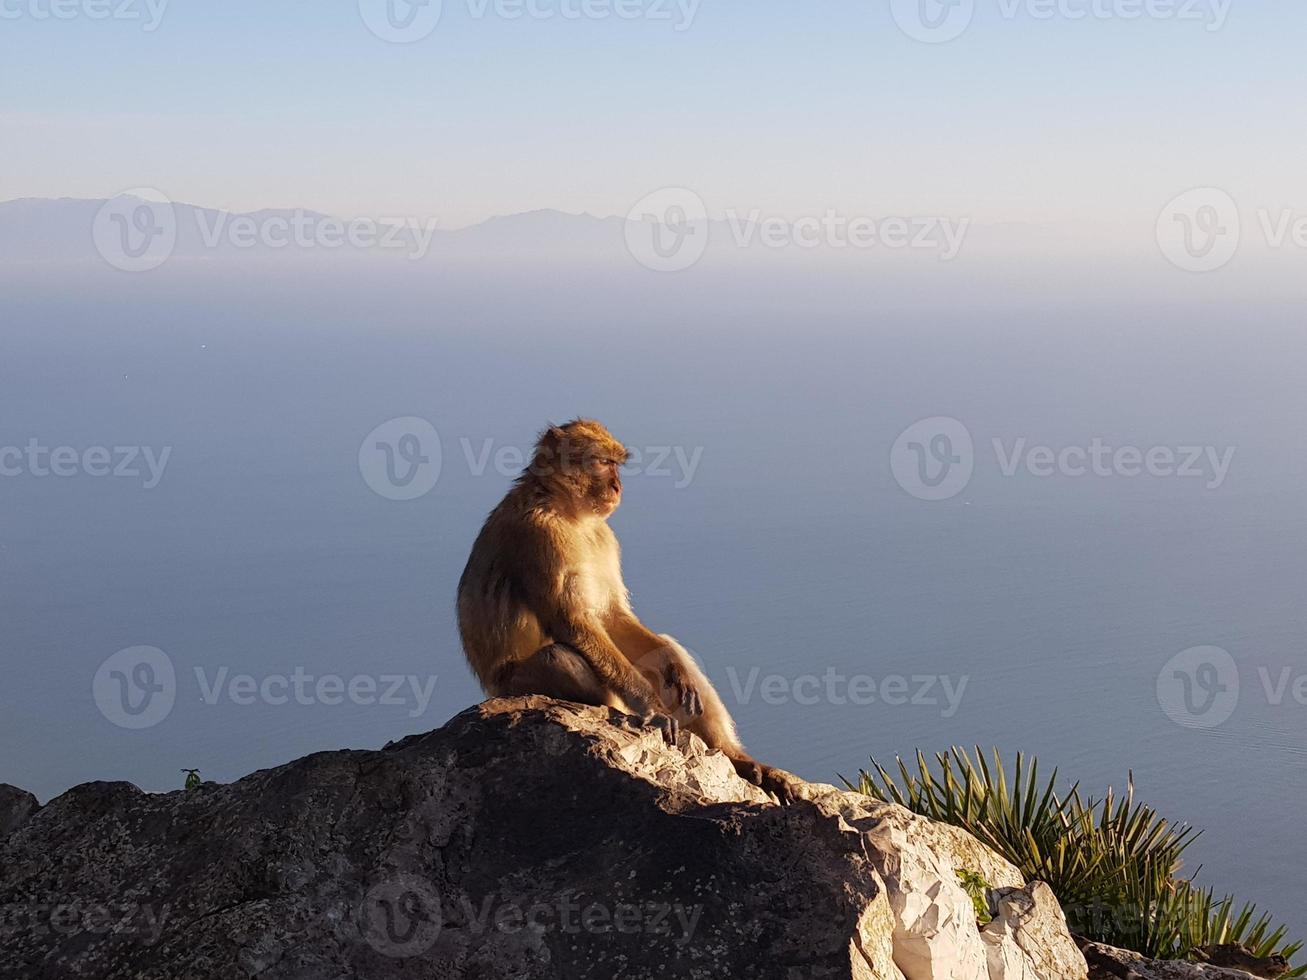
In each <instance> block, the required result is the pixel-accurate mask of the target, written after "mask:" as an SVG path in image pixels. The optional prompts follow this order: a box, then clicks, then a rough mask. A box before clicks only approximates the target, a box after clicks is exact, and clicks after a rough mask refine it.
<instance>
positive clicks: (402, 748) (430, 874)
mask: <svg viewBox="0 0 1307 980" xmlns="http://www.w3.org/2000/svg"><path fill="white" fill-rule="evenodd" d="M802 795H803V797H804V798H803V799H802V800H800V801H798V802H796V803H795V804H794V805H793V806H789V807H781V806H778V805H776V804H775V802H774V801H772V800H771V799H769V798H768V797H767V796H766V795H764V794H763V793H762V792H761V791H760V790H758V789H757V788H755V787H753V786H751V785H749V784H747V783H745V782H744V781H742V780H741V779H739V778H738V777H737V776H736V775H735V772H734V770H733V768H732V767H731V765H730V764H729V762H728V761H727V760H726V759H725V758H724V757H722V756H721V755H720V754H718V753H715V752H709V751H707V750H706V749H705V747H704V746H703V743H702V742H700V741H699V740H698V739H697V738H694V737H692V736H689V735H685V734H683V735H682V736H681V740H680V743H679V744H678V745H677V746H675V747H669V746H666V745H664V744H663V742H662V740H661V738H660V736H659V735H658V733H657V732H655V731H652V730H645V729H640V728H635V727H632V726H631V725H630V723H629V721H628V720H627V719H625V718H624V717H623V716H621V715H618V714H616V713H615V712H610V711H608V710H606V709H599V708H585V707H581V706H578V705H573V704H568V703H564V702H556V701H550V700H548V699H544V698H517V699H505V700H499V701H491V702H487V703H485V704H483V705H480V706H478V707H476V708H473V709H471V710H469V711H466V712H464V713H463V714H461V715H459V716H458V717H456V718H454V719H453V720H452V721H451V722H450V723H449V724H447V725H446V726H445V727H444V728H442V729H440V730H438V731H435V732H431V733H429V734H426V735H419V736H413V737H411V738H408V739H405V740H404V741H402V742H398V743H395V744H392V745H389V746H387V747H386V748H385V749H383V750H381V751H376V752H360V751H341V752H328V753H322V754H319V755H314V756H309V757H308V758H305V759H301V760H299V761H297V762H293V763H290V764H289V765H286V766H282V767H280V768H277V769H271V770H266V771H263V772H258V773H255V774H253V775H251V776H248V777H246V778H245V779H242V780H240V781H239V782H236V783H233V784H231V785H226V786H218V785H214V784H211V783H206V784H204V785H203V786H201V787H199V788H198V789H194V790H189V791H183V792H176V793H169V794H164V795H151V794H146V793H143V792H141V791H140V790H138V789H136V788H135V787H133V786H130V785H127V784H123V783H92V784H88V785H85V786H80V787H78V788H76V789H73V790H71V791H69V792H68V793H65V794H64V795H63V796H61V797H59V798H58V799H55V800H53V801H51V802H50V803H49V804H47V805H46V806H45V807H42V808H39V809H36V808H35V801H32V804H31V806H29V807H28V808H27V810H26V812H25V813H22V814H20V811H22V810H23V807H24V806H25V805H26V804H25V802H24V801H23V800H22V798H20V797H18V796H17V795H16V794H11V795H0V827H3V828H7V829H6V830H5V832H4V833H3V834H0V915H3V918H2V919H0V945H2V946H3V955H0V977H2V978H6V980H7V978H15V980H16V978H22V980H38V978H72V977H88V978H89V977H94V978H97V980H126V978H132V980H155V978H157V980H173V978H178V977H185V978H186V980H208V978H214V980H237V978H243V977H258V978H261V980H332V978H341V980H345V978H350V980H400V978H419V977H420V978H487V980H489V978H505V977H515V978H540V980H544V978H569V980H587V978H594V980H613V978H619V977H620V978H642V977H648V978H658V980H665V978H710V977H711V978H718V977H722V978H731V980H744V978H773V977H774V978H783V980H800V978H803V980H807V978H813V977H821V978H850V980H852V978H856V980H930V978H935V980H1017V978H1021V980H1036V978H1038V980H1083V978H1085V977H1086V976H1087V967H1086V963H1085V959H1084V957H1083V956H1082V954H1081V953H1080V951H1079V950H1078V949H1077V948H1076V946H1075V945H1074V943H1073V942H1072V940H1071V937H1070V936H1069V935H1068V934H1067V930H1066V924H1065V921H1064V919H1063V917H1062V912H1061V910H1060V909H1059V908H1058V905H1057V902H1056V901H1054V900H1053V897H1052V895H1051V893H1050V892H1049V891H1048V889H1047V888H1046V887H1044V886H1043V885H1040V884H1038V883H1036V884H1031V885H1027V884H1026V883H1025V882H1024V881H1022V879H1021V876H1020V875H1019V874H1018V873H1017V871H1016V869H1015V868H1013V867H1012V866H1011V865H1010V864H1008V863H1007V862H1006V861H1004V860H1002V859H1001V858H999V857H998V856H997V855H995V854H994V853H993V852H991V851H989V850H988V849H986V848H985V847H983V846H982V845H981V844H979V843H978V842H977V841H976V840H975V839H974V838H972V837H970V836H968V835H967V834H965V833H964V832H962V831H960V830H957V829H955V828H952V827H948V826H945V825H942V824H937V823H933V822H931V821H929V820H926V819H923V818H921V817H918V816H915V815H913V814H911V813H909V812H908V811H906V810H904V809H902V808H901V807H896V806H892V805H886V804H880V803H876V802H874V801H871V800H869V799H867V798H865V797H863V796H860V795H858V794H853V793H847V792H842V791H840V790H837V789H836V788H835V787H832V786H824V785H816V784H809V785H806V786H805V787H804V788H803V790H802ZM15 814H20V815H17V816H15ZM959 871H967V872H970V873H972V874H975V875H979V876H980V877H981V878H983V879H984V880H985V881H986V882H987V883H988V884H989V885H990V886H992V887H993V889H994V891H993V893H992V896H993V899H994V905H995V911H996V913H997V914H996V917H995V918H994V920H993V921H992V922H990V923H989V924H988V925H987V926H985V928H984V929H981V928H979V927H978V926H977V923H976V917H975V910H974V907H973V905H972V901H971V898H970V897H969V896H968V894H967V892H966V891H965V890H964V889H963V888H962V886H961V883H960V881H959V879H958V874H957V873H958V872H959Z"/></svg>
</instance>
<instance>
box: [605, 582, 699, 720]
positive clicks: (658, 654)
mask: <svg viewBox="0 0 1307 980" xmlns="http://www.w3.org/2000/svg"><path fill="white" fill-rule="evenodd" d="M607 627H608V633H609V635H610V636H612V638H613V642H614V643H616V644H617V646H618V648H619V649H620V650H621V651H622V654H623V656H625V657H626V659H627V660H629V661H630V662H631V663H632V664H634V665H635V668H636V669H637V670H638V671H640V673H641V674H643V675H644V676H645V677H651V678H653V685H654V689H655V690H656V691H658V692H659V700H661V701H662V703H663V706H664V707H665V708H666V709H667V710H669V711H677V710H684V711H686V712H688V713H689V714H690V715H691V717H698V716H699V715H701V714H703V711H704V701H703V699H704V694H703V692H701V691H700V690H699V681H698V678H697V677H696V676H695V673H694V671H691V670H688V669H687V668H686V665H685V662H684V661H683V660H682V658H681V656H668V654H669V653H672V652H674V651H675V652H676V653H682V651H680V650H679V648H678V647H677V645H676V644H674V643H672V642H671V638H670V637H665V636H659V635H658V634H657V633H655V632H654V631H653V630H651V629H649V627H647V626H645V625H644V623H642V622H640V619H639V617H638V616H636V615H635V613H634V612H632V610H631V609H630V607H629V606H625V605H623V606H622V607H621V608H619V609H618V610H616V611H615V612H613V613H612V614H611V615H610V616H609V617H608V622H607ZM684 656H685V657H686V658H689V656H690V655H689V654H688V653H684Z"/></svg>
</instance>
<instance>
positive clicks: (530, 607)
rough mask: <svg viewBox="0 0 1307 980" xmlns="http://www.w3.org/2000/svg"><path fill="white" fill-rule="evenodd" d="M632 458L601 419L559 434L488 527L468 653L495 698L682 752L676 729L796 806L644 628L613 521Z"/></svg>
mask: <svg viewBox="0 0 1307 980" xmlns="http://www.w3.org/2000/svg"><path fill="white" fill-rule="evenodd" d="M627 458H628V452H627V449H626V447H625V446H623V445H622V444H621V443H620V442H619V441H618V440H617V439H616V437H614V436H613V434H612V433H610V432H609V431H608V429H607V428H605V427H604V426H603V425H602V424H600V423H599V422H596V421H594V420H593V419H575V420H573V421H571V422H568V423H566V424H565V425H550V426H549V427H548V428H546V429H545V431H544V432H543V433H542V434H541V435H540V437H539V440H538V441H537V443H536V445H535V449H534V452H533V454H532V457H531V460H530V462H529V463H528V465H527V466H526V467H525V468H524V469H523V470H522V473H521V475H520V476H518V478H517V479H516V480H515V482H514V483H513V486H512V487H511V489H510V490H509V491H508V493H507V494H506V495H505V497H504V499H503V500H502V501H501V502H500V503H499V505H498V506H497V507H496V508H495V509H494V510H493V511H491V513H490V516H489V517H487V518H486V521H485V524H484V525H483V526H482V528H481V531H480V533H479V534H478V535H477V538H476V541H475V543H474V544H473V546H472V553H471V555H470V556H469V557H468V560H467V566H466V567H465V568H464V570H463V575H462V577H461V579H460V580H459V583H458V628H459V634H460V637H461V639H462V643H463V651H464V653H465V654H466V656H467V660H468V663H469V665H470V666H471V668H472V671H473V673H475V674H476V676H477V679H478V680H479V681H480V682H481V686H482V688H483V689H484V690H485V692H486V694H487V695H489V696H490V697H513V696H521V695H529V694H539V695H546V696H549V697H555V698H559V699H561V700H565V701H575V702H578V703H581V704H589V705H598V706H607V707H609V708H614V709H616V710H618V711H621V712H623V713H624V714H626V715H630V716H634V717H635V718H636V719H637V720H638V723H639V724H641V725H645V726H654V727H657V728H658V729H660V730H661V732H662V735H663V737H664V738H665V739H666V740H667V741H668V742H669V743H674V742H675V741H676V736H677V733H678V731H679V730H680V728H681V727H684V728H685V729H686V730H688V731H690V732H693V733H694V734H696V735H698V736H699V737H700V738H702V739H703V740H704V742H705V743H706V744H707V745H708V746H709V747H710V748H713V749H718V750H720V751H721V752H722V753H723V754H724V755H725V756H726V757H727V758H728V759H730V761H731V763H732V765H733V766H734V767H735V771H736V772H737V773H738V774H739V775H740V776H741V777H743V778H744V779H746V780H748V781H749V782H751V783H753V784H754V785H756V786H759V787H761V788H762V789H763V790H765V791H767V792H769V793H773V794H775V796H776V797H777V799H779V800H780V801H781V802H782V803H789V802H792V801H793V800H794V799H795V798H796V789H797V785H798V782H799V781H798V780H797V779H796V777H794V776H792V775H791V774H790V773H787V772H785V771H784V770H782V769H777V768H775V767H773V766H768V765H764V764H762V763H760V762H758V761H757V760H756V759H754V758H753V757H752V756H751V755H749V753H748V752H746V751H745V749H744V745H743V744H742V743H741V741H740V738H739V735H738V734H737V732H736V728H735V722H734V720H733V719H732V718H731V715H730V713H729V712H728V711H727V710H726V705H725V704H723V703H722V699H721V697H720V696H719V695H718V693H717V691H716V690H715V689H714V688H713V686H712V684H711V682H710V681H709V680H708V678H707V677H706V676H705V675H704V673H703V671H702V670H701V669H700V667H699V665H698V664H697V663H696V662H695V659H694V657H693V656H691V654H690V653H689V652H688V651H687V650H686V649H685V648H684V647H683V646H681V644H680V643H678V642H677V641H676V640H675V639H674V638H673V637H671V636H669V635H667V634H658V633H655V632H653V631H652V630H650V629H649V628H648V627H646V626H645V625H644V624H643V623H642V622H641V621H640V620H639V618H638V617H637V616H636V615H635V612H634V611H633V610H632V607H631V599H630V593H629V592H628V590H627V588H626V585H625V583H624V581H623V579H622V568H621V549H620V547H619V545H618V541H617V535H616V534H615V533H614V531H613V529H612V528H611V527H610V526H609V524H608V518H609V517H610V516H611V515H612V514H613V512H614V511H615V510H616V509H617V507H618V505H619V504H620V503H621V500H622V475H621V468H622V466H623V465H624V464H625V463H626V461H627Z"/></svg>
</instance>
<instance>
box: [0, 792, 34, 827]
mask: <svg viewBox="0 0 1307 980" xmlns="http://www.w3.org/2000/svg"><path fill="white" fill-rule="evenodd" d="M40 808H41V805H40V803H38V802H37V800H36V797H35V796H33V795H32V794H31V793H28V792H27V791H25V790H21V789H19V788H18V787H17V786H10V785H8V784H7V783H0V838H5V837H8V836H9V835H10V834H12V833H13V832H14V831H15V830H17V829H18V828H19V827H21V826H22V825H23V824H25V823H27V819H28V818H29V817H30V816H31V815H32V814H33V813H35V812H36V811H37V810H39V809H40Z"/></svg>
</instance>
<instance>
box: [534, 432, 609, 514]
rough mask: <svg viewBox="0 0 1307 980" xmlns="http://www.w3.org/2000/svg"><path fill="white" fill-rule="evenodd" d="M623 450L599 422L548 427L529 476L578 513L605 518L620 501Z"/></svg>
mask: <svg viewBox="0 0 1307 980" xmlns="http://www.w3.org/2000/svg"><path fill="white" fill-rule="evenodd" d="M626 458H627V452H626V447H625V446H623V445H622V444H621V443H620V442H618V441H617V439H616V438H614V436H613V434H612V433H611V432H609V431H608V430H607V429H606V428H604V427H603V426H602V425H600V424H599V423H598V422H592V421H590V420H588V419H580V420H577V421H575V422H569V423H567V425H563V426H551V427H550V428H549V429H548V430H547V431H546V432H545V434H544V435H543V436H541V438H540V443H539V445H538V446H537V447H536V455H535V460H534V462H533V463H532V465H531V470H532V473H533V474H534V475H535V477H536V478H537V479H539V480H540V481H541V482H542V483H544V484H545V485H546V486H547V487H549V489H550V492H551V493H553V494H556V495H558V496H561V497H566V498H570V499H571V500H572V501H574V503H575V505H576V508H577V509H578V510H581V511H584V512H588V513H593V514H597V515H599V516H600V517H607V516H608V515H609V514H611V513H612V512H613V511H615V510H616V509H617V506H618V504H620V503H621V502H622V472H621V468H622V465H623V464H624V463H625V462H626Z"/></svg>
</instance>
